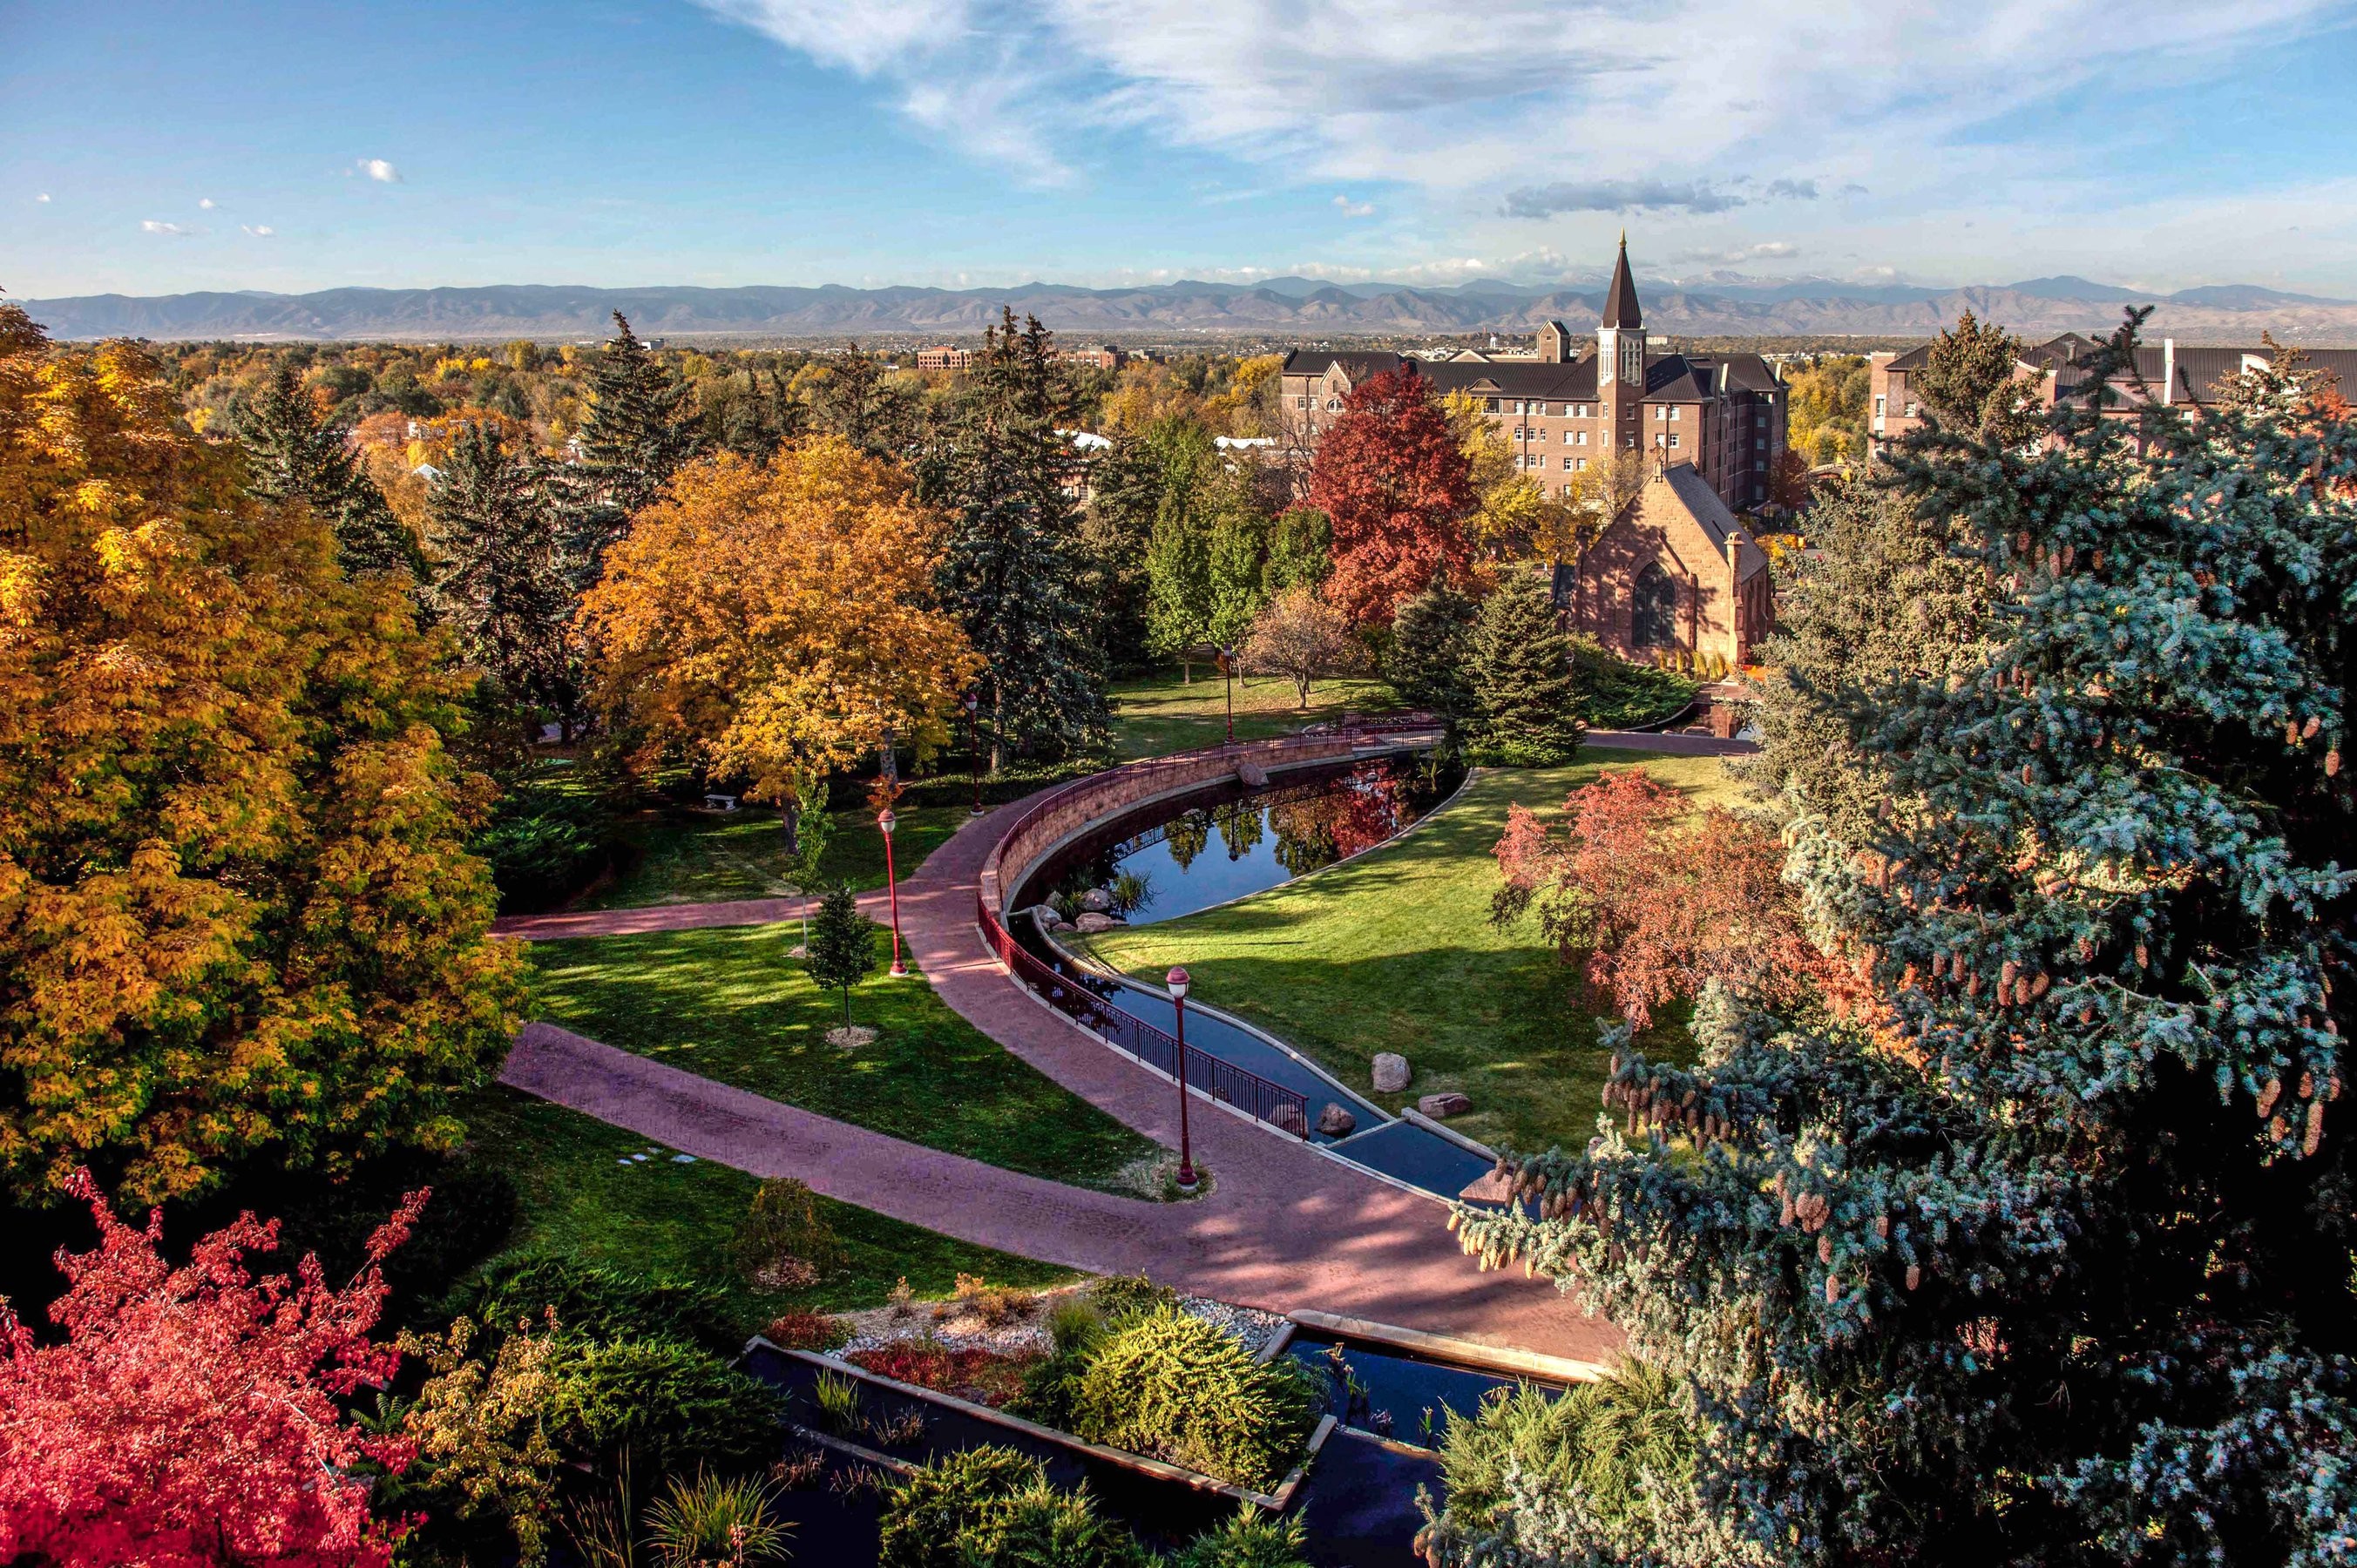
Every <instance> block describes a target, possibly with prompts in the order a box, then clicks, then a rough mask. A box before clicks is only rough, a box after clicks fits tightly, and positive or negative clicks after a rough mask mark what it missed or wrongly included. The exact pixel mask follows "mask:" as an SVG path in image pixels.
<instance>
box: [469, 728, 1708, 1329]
mask: <svg viewBox="0 0 2357 1568" xmlns="http://www.w3.org/2000/svg"><path fill="white" fill-rule="evenodd" d="M1597 738H1598V739H1599V740H1601V738H1602V737H1597ZM1674 738H1683V739H1688V740H1690V741H1700V740H1702V739H1703V738H1704V737H1671V736H1644V737H1643V740H1644V741H1646V742H1649V743H1656V744H1655V745H1654V746H1651V747H1649V748H1652V749H1661V750H1670V749H1680V750H1684V749H1686V748H1685V747H1683V746H1682V747H1676V748H1673V747H1671V746H1660V745H1658V743H1659V742H1661V741H1666V740H1671V739H1674ZM1606 744H1611V745H1618V746H1635V745H1636V744H1637V743H1636V740H1635V738H1634V737H1632V738H1631V739H1630V740H1628V741H1620V740H1619V739H1618V737H1615V739H1614V740H1613V741H1611V742H1607V743H1606ZM1728 744H1729V743H1726V742H1713V743H1708V745H1709V746H1710V747H1711V749H1712V751H1714V752H1715V751H1716V749H1717V746H1727V745H1728ZM1734 748H1737V749H1748V747H1743V746H1742V745H1741V743H1734ZM1694 749H1695V751H1698V752H1699V751H1702V750H1703V749H1704V747H1703V746H1694ZM1023 807H1024V802H1022V801H1017V802H1014V803H1012V804H1009V805H1006V806H1001V807H1000V808H998V809H997V810H996V811H993V812H991V813H990V814H989V815H988V816H985V817H982V818H979V819H976V820H975V821H974V822H969V823H968V824H967V825H966V826H965V827H963V828H962V829H961V830H960V831H959V832H957V834H956V835H955V836H954V837H952V839H951V840H950V841H949V842H948V843H945V844H943V845H942V847H941V848H939V849H937V850H935V851H934V852H933V854H931V856H930V857H929V858H928V859H927V860H926V861H925V863H924V865H922V867H920V869H919V870H918V871H917V872H916V874H915V875H911V876H909V877H908V878H907V879H906V880H904V881H903V882H902V883H901V884H900V927H901V932H902V936H903V939H904V940H906V941H907V943H908V945H909V951H910V953H911V955H912V956H913V957H914V958H915V959H916V961H917V964H918V967H919V969H920V971H921V972H922V973H923V975H924V977H925V978H926V980H927V981H928V982H929V983H931V985H932V986H933V987H934V989H935V990H936V991H937V992H939V993H940V994H941V996H942V1000H943V1001H944V1002H946V1003H947V1004H949V1005H950V1006H951V1007H952V1009H954V1010H955V1011H957V1012H958V1013H960V1014H962V1015H963V1016H964V1017H965V1018H966V1019H968V1020H969V1021H970V1022H972V1023H973V1024H974V1026H975V1027H977V1028H979V1029H981V1030H982V1031H983V1032H984V1033H985V1034H986V1035H988V1036H991V1037H992V1038H993V1039H995V1040H996V1041H997V1042H998V1043H999V1044H1000V1045H1002V1046H1004V1047H1006V1049H1008V1050H1009V1051H1012V1052H1013V1053H1014V1054H1016V1055H1017V1056H1018V1057H1020V1058H1023V1059H1024V1060H1025V1061H1027V1062H1028V1063H1030V1064H1031V1065H1032V1066H1033V1067H1035V1068H1037V1069H1039V1070H1040V1071H1041V1072H1043V1073H1045V1074H1047V1075H1048V1076H1049V1078H1052V1079H1055V1080H1056V1081H1057V1082H1059V1083H1060V1084H1062V1085H1063V1086H1064V1087H1065V1088H1067V1089H1069V1090H1072V1091H1073V1092H1074V1093H1076V1094H1078V1095H1079V1096H1080V1097H1081V1098H1082V1099H1084V1100H1087V1101H1090V1102H1091V1103H1092V1104H1094V1105H1096V1106H1097V1107H1099V1108H1100V1109H1102V1110H1103V1111H1105V1112H1108V1113H1110V1114H1111V1115H1113V1116H1114V1117H1115V1118H1116V1119H1118V1120H1120V1121H1121V1122H1125V1123H1126V1124H1127V1125H1129V1126H1130V1127H1132V1128H1134V1129H1135V1130H1136V1131H1138V1132H1139V1133H1144V1134H1146V1136H1148V1137H1150V1138H1153V1139H1155V1140H1156V1141H1157V1142H1159V1143H1161V1144H1165V1145H1166V1146H1175V1145H1176V1144H1177V1143H1178V1139H1179V1128H1178V1107H1177V1100H1176V1096H1175V1094H1174V1092H1173V1090H1172V1089H1171V1086H1170V1084H1169V1083H1168V1080H1167V1079H1162V1078H1159V1077H1157V1076H1156V1075H1155V1074H1153V1073H1150V1072H1148V1071H1146V1069H1144V1068H1141V1067H1139V1066H1137V1065H1136V1064H1135V1063H1133V1062H1131V1061H1129V1060H1128V1059H1127V1058H1124V1057H1121V1056H1119V1055H1117V1054H1116V1053H1114V1051H1112V1050H1110V1049H1108V1048H1107V1047H1105V1046H1104V1045H1103V1044H1102V1043H1101V1042H1099V1041H1098V1039H1097V1038H1096V1037H1095V1036H1093V1035H1091V1034H1089V1033H1087V1032H1086V1031H1084V1030H1082V1028H1080V1027H1079V1026H1077V1025H1075V1024H1073V1023H1071V1021H1070V1020H1068V1019H1066V1018H1065V1017H1064V1016H1063V1015H1060V1014H1059V1013H1057V1012H1055V1011H1054V1010H1053V1009H1051V1008H1049V1006H1048V1005H1047V1004H1045V1003H1043V1002H1040V1001H1039V1000H1038V999H1036V998H1034V997H1033V996H1032V995H1031V994H1030V993H1028V992H1027V991H1025V990H1024V989H1022V988H1021V987H1020V986H1018V985H1017V984H1016V983H1014V982H1013V981H1012V980H1011V979H1010V978H1008V976H1007V975H1006V972H1005V971H1004V970H1003V969H1001V968H1000V967H999V965H998V963H997V961H996V959H995V958H994V957H993V956H992V955H991V953H990V951H989V950H988V949H987V948H986V947H985V945H984V942H983V940H982V935H981V932H980V931H979V930H978V929H976V927H975V925H974V893H975V887H976V885H977V882H978V880H979V876H980V873H981V869H982V865H983V862H984V861H985V859H986V858H987V857H988V855H989V853H990V851H991V849H992V848H993V847H994V846H995V845H996V843H998V841H999V839H1000V838H1001V837H1002V836H1003V835H1004V834H1005V833H1006V831H1007V829H1008V828H1009V827H1011V826H1012V825H1013V823H1014V822H1015V820H1016V819H1017V817H1019V816H1020V815H1021V814H1022V811H1023ZM860 902H861V907H862V908H864V909H866V911H867V912H868V913H869V914H870V915H872V916H874V917H875V918H878V919H881V918H885V917H886V912H887V911H886V908H885V905H886V900H885V897H884V894H883V893H882V891H881V890H878V891H877V892H876V893H874V894H872V895H867V896H864V897H862V898H861V900H860ZM811 903H812V901H811V900H808V899H801V898H777V899H753V900H746V901H742V902H738V903H733V904H704V905H695V904H679V905H662V906H656V907H654V908H643V909H617V910H603V911H597V912H594V913H586V914H580V915H554V916H537V917H526V918H516V919H510V920H502V921H500V923H499V925H498V926H497V927H496V928H495V929H497V930H498V931H499V933H500V934H501V935H503V936H514V937H533V938H540V939H544V940H545V939H551V938H564V937H587V936H604V935H619V934H625V933H629V932H635V931H651V930H680V929H690V928H694V927H703V926H717V925H743V924H754V923H765V922H769V921H775V920H782V919H791V918H796V917H798V916H799V915H801V914H802V913H803V912H804V910H806V909H807V908H810V906H811ZM502 1077H503V1079H505V1081H507V1082H509V1083H511V1084H512V1085H513V1086H514V1087H516V1088H519V1089H522V1090H526V1091H528V1092H530V1093H533V1094H536V1095H539V1096H541V1097H542V1098H544V1099H546V1100H551V1101H555V1102H556V1103H558V1104H561V1105H565V1106H568V1107H570V1108H572V1109H574V1110H576V1111H580V1112H586V1113H587V1114H589V1115H592V1116H595V1117H597V1118H598V1119H599V1120H601V1121H605V1122H611V1123H613V1124H615V1125H617V1126H622V1127H628V1128H630V1129H631V1130H632V1131H634V1132H637V1133H641V1134H642V1135H644V1136H646V1137H649V1138H651V1139H655V1140H658V1141H660V1142H662V1143H663V1144H667V1145H668V1146H670V1147H672V1148H675V1149H680V1150H683V1151H685V1152H687V1153H690V1154H694V1155H700V1156H702V1157H705V1158H709V1159H714V1160H717V1161H720V1162H721V1163H723V1164H726V1165H736V1166H737V1167H739V1168H741V1169H744V1170H748V1171H750V1172H752V1173H754V1174H756V1175H759V1176H796V1177H799V1178H801V1179H802V1180H804V1181H807V1182H809V1183H810V1184H811V1186H812V1187H814V1188H816V1189H817V1190H818V1191H820V1192H823V1193H824V1194H826V1195H827V1196H829V1197H835V1198H838V1199H841V1200H842V1201H844V1202H847V1203H853V1204H856V1205H858V1206H859V1207H861V1208H872V1209H875V1210H877V1212H879V1213H882V1214H887V1215H890V1216H891V1217H893V1218H894V1219H902V1220H906V1221H908V1222H909V1223H912V1224H917V1225H922V1226H925V1227H927V1228H928V1229H931V1230H939V1231H941V1232H942V1233H944V1234H947V1235H951V1236H955V1237H957V1238H959V1239H960V1240H966V1241H972V1242H975V1243H977V1244H981V1245H985V1246H991V1247H996V1248H1000V1249H1003V1250H1005V1251H1011V1252H1019V1253H1022V1254H1024V1255H1026V1256H1028V1257H1034V1258H1039V1259H1042V1260H1044V1261H1047V1262H1056V1263H1062V1264H1065V1265H1068V1266H1070V1267H1073V1268H1080V1269H1086V1270H1089V1271H1091V1272H1094V1273H1141V1272H1142V1273H1148V1274H1150V1275H1152V1276H1153V1277H1154V1278H1156V1279H1157V1280H1158V1281H1161V1282H1163V1283H1168V1284H1171V1285H1174V1286H1177V1287H1179V1288H1180V1289H1183V1290H1186V1291H1189V1292H1191V1293H1196V1294H1205V1295H1212V1296H1217V1297H1220V1298H1221V1299H1223V1300H1228V1301H1234V1302H1239V1303H1242V1304H1243V1305H1253V1306H1258V1307H1263V1308H1265V1309H1268V1310H1272V1311H1279V1312H1283V1311H1289V1310H1292V1309H1294V1308H1297V1307H1312V1308H1318V1309H1321V1310H1324V1311H1328V1312H1340V1313H1343V1314H1347V1315H1349V1316H1359V1317H1368V1318H1373V1319H1376V1320H1378V1321H1382V1322H1387V1323H1394V1324H1399V1325H1402V1326H1407V1327H1413V1328H1421V1329H1425V1330H1427V1331H1430V1332H1434V1333H1442V1334H1454V1335H1458V1336H1461V1337H1469V1338H1476V1339H1484V1340H1489V1341H1491V1342H1493V1343H1497V1344H1502V1345H1513V1346H1520V1347H1523V1348H1530V1349H1534V1350H1542V1351H1545V1352H1548V1353H1551V1354H1555V1355H1559V1356H1567V1357H1571V1358H1575V1359H1584V1360H1603V1359H1609V1357H1610V1356H1611V1354H1612V1352H1613V1349H1614V1348H1615V1347H1616V1345H1617V1344H1618V1341H1619V1335H1618V1333H1617V1331H1615V1330H1614V1329H1612V1328H1611V1327H1610V1326H1609V1325H1608V1324H1606V1323H1604V1322H1602V1321H1601V1320H1598V1319H1592V1318H1589V1317H1587V1316H1586V1315H1585V1314H1583V1313H1582V1312H1581V1311H1580V1310H1579V1308H1578V1307H1577V1305H1574V1304H1573V1303H1572V1302H1571V1301H1570V1300H1569V1299H1568V1298H1566V1297H1565V1296H1562V1295H1560V1294H1557V1293H1556V1292H1555V1289H1554V1287H1553V1286H1552V1285H1550V1284H1548V1283H1545V1282H1544V1281H1537V1282H1534V1281H1527V1280H1525V1279H1524V1278H1523V1276H1522V1275H1520V1274H1518V1273H1489V1274H1484V1273H1478V1272H1477V1271H1476V1269H1475V1266H1474V1264H1473V1262H1472V1261H1471V1260H1470V1259H1469V1258H1467V1257H1465V1256H1464V1255H1463V1254H1462V1253H1460V1252H1459V1251H1458V1249H1457V1246H1456V1243H1455V1241H1454V1239H1453V1238H1452V1237H1450V1236H1449V1235H1448V1232H1447V1230H1445V1229H1444V1226H1443V1223H1442V1210H1441V1208H1440V1207H1439V1205H1437V1204H1436V1203H1434V1202H1433V1201H1432V1200H1431V1199H1429V1198H1427V1197H1420V1196H1415V1195H1411V1194H1409V1193H1406V1192H1403V1191H1401V1190H1400V1189H1398V1188H1396V1187H1391V1186H1388V1185H1386V1184H1384V1183H1382V1182H1379V1181H1377V1180H1375V1179H1374V1178H1372V1177H1371V1176H1365V1175H1362V1174H1361V1173H1360V1172H1358V1171H1355V1170H1352V1169H1351V1168H1350V1167H1348V1166H1345V1165H1340V1164H1338V1163H1336V1162H1334V1161H1332V1160H1329V1159H1326V1158H1324V1157H1322V1156H1320V1155H1317V1154H1315V1153H1313V1152H1312V1151H1311V1150H1310V1149H1309V1148H1308V1147H1307V1146H1306V1145H1303V1144H1298V1143H1296V1142H1294V1141H1292V1140H1290V1139H1286V1138H1284V1137H1281V1136H1277V1135H1275V1134H1273V1133H1270V1132H1268V1131H1267V1130H1265V1129H1264V1128H1262V1127H1260V1126H1258V1125H1257V1124H1255V1123H1251V1122H1246V1121H1244V1120H1243V1119H1242V1118H1239V1117H1236V1116H1233V1115H1231V1114H1228V1113H1226V1112H1222V1111H1220V1110H1218V1109H1216V1108H1215V1107H1213V1106H1211V1104H1209V1103H1208V1102H1205V1101H1200V1100H1199V1101H1196V1102H1195V1106H1194V1109H1193V1110H1192V1111H1191V1112H1190V1116H1189V1120H1190V1122H1191V1125H1192V1132H1193V1139H1194V1146H1195V1149H1196V1152H1197V1155H1198V1156H1199V1158H1200V1160H1201V1162H1202V1163H1203V1164H1204V1165H1207V1166H1208V1167H1210V1169H1211V1171H1212V1172H1213V1174H1214V1179H1215V1190H1214V1191H1213V1192H1212V1193H1211V1195H1210V1196H1208V1197H1203V1198H1200V1199H1198V1200H1196V1201H1194V1202H1190V1203H1183V1204H1156V1203H1147V1202H1145V1201H1142V1200H1138V1199H1133V1198H1125V1197H1117V1196H1114V1195H1111V1194H1105V1193H1097V1192H1091V1191H1087V1190H1084V1189H1081V1188H1076V1187H1064V1186H1061V1185H1060V1184H1058V1183H1054V1182H1049V1181H1043V1180H1040V1179H1039V1178H1038V1177H1033V1176H1022V1175H1018V1174H1017V1173H1015V1172H1012V1171H1007V1170H1003V1169H1001V1168H999V1167H997V1166H995V1165H983V1164H980V1163H978V1162H975V1161H973V1160H968V1159H964V1158H962V1157H960V1156H958V1155H949V1154H944V1153H942V1152H941V1151H938V1150H933V1149H927V1148H923V1147H921V1146H920V1145H916V1144H906V1143H902V1142H900V1141H899V1140H897V1139H893V1138H889V1137H886V1136H885V1135H883V1134H881V1133H871V1132H868V1131H866V1129H863V1128H859V1127H855V1126H851V1125H849V1124H848V1123H845V1122H836V1121H833V1120H831V1119H829V1118H826V1117H823V1116H817V1115H813V1114H812V1113H811V1112H804V1111H800V1110H797V1109H795V1108H794V1107H792V1106H790V1105H785V1104H781V1103H780V1102H778V1101H771V1100H767V1099H764V1098H763V1097H761V1096H759V1095H757V1094H753V1093H750V1092H748V1091H747V1090H738V1089H734V1088H731V1087H729V1086H727V1085H726V1084H721V1083H717V1082H715V1081H714V1080H712V1079H705V1078H699V1077H697V1076H695V1075H694V1074H693V1073H687V1072H683V1071H681V1070H679V1069H676V1068H671V1067H667V1066H664V1065H663V1064H662V1063H659V1062H656V1061H654V1060H652V1059H651V1058H643V1057H639V1056H634V1055H632V1054H630V1053H629V1052H627V1051H621V1050H618V1049H615V1048H614V1047H609V1046H605V1045H601V1044H599V1043H598V1042H597V1041H595V1040H590V1039H587V1038H586V1037H584V1036H578V1035H574V1034H571V1033H569V1032H568V1031H565V1030H563V1029H559V1028H556V1027H555V1026H551V1025H546V1024H534V1025H531V1026H527V1027H526V1028H525V1029H524V1030H523V1031H522V1034H521V1035H520V1036H518V1038H517V1043H516V1048H515V1050H514V1052H513V1053H512V1054H511V1057H510V1058H509V1062H508V1066H507V1069H506V1070H505V1072H504V1073H503V1074H502Z"/></svg>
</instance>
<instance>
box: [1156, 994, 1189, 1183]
mask: <svg viewBox="0 0 2357 1568" xmlns="http://www.w3.org/2000/svg"><path fill="white" fill-rule="evenodd" d="M1162 981H1163V983H1164V984H1166V985H1168V987H1169V988H1170V1012H1171V1016H1172V1018H1173V1019H1174V1020H1175V1021H1176V1022H1177V1024H1178V1026H1179V1028H1178V1036H1179V1191H1180V1192H1192V1191H1194V1190H1195V1187H1196V1181H1195V1149H1194V1144H1193V1143H1192V1142H1191V1141H1190V1140H1189V1137H1188V1135H1187V990H1188V987H1189V985H1190V984H1191V983H1192V981H1191V979H1190V978H1189V975H1188V973H1187V972H1186V971H1185V970H1184V969H1180V968H1178V967H1176V966H1174V967H1173V968H1172V969H1171V971H1170V972H1169V973H1168V974H1166V975H1164V976H1163V977H1162Z"/></svg>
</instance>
